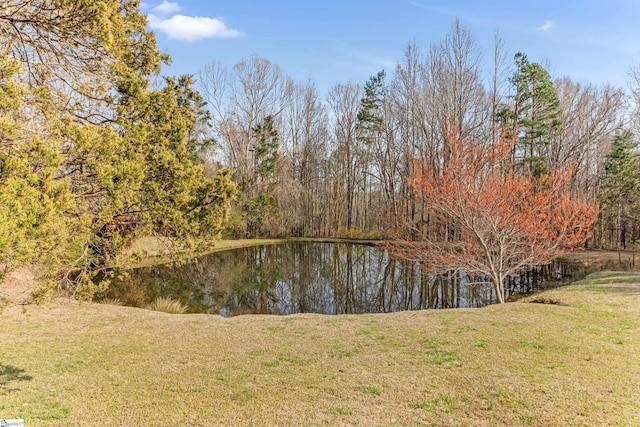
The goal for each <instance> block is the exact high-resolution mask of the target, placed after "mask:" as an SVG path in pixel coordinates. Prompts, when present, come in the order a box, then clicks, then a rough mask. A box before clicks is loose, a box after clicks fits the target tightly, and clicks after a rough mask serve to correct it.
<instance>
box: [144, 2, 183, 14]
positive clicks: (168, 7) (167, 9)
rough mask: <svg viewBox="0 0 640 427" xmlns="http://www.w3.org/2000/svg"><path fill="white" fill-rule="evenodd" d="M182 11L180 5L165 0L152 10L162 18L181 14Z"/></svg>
mask: <svg viewBox="0 0 640 427" xmlns="http://www.w3.org/2000/svg"><path fill="white" fill-rule="evenodd" d="M181 9H182V8H181V7H180V5H179V4H178V3H173V2H170V1H167V0H164V1H163V2H162V3H160V4H159V5H157V6H156V7H154V8H153V9H151V11H152V12H153V13H157V14H158V15H160V16H168V15H173V14H174V13H178V12H180V10H181Z"/></svg>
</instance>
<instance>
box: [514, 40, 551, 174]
mask: <svg viewBox="0 0 640 427" xmlns="http://www.w3.org/2000/svg"><path fill="white" fill-rule="evenodd" d="M515 64H516V71H515V73H514V75H513V76H512V77H511V79H510V81H511V84H512V85H513V87H514V89H515V95H514V97H513V99H514V105H513V110H512V111H511V112H508V111H507V112H504V111H503V112H502V116H503V117H504V116H508V117H509V118H510V119H511V120H512V125H513V129H515V132H517V146H516V153H515V154H516V159H515V160H517V161H519V162H520V163H521V164H522V165H523V166H524V167H525V168H526V170H528V171H531V172H533V174H534V176H540V175H541V174H543V173H546V172H548V170H549V167H548V165H547V162H546V156H545V149H546V147H547V146H548V145H549V142H550V135H551V134H552V133H553V132H556V131H558V130H559V129H560V127H561V125H562V123H561V120H560V116H561V109H560V100H559V99H558V92H557V91H556V88H555V87H554V85H553V82H552V81H551V77H550V76H549V73H548V72H547V70H545V69H544V68H543V67H542V66H541V65H540V64H538V63H535V62H529V60H528V59H527V56H526V55H525V54H524V53H520V52H519V53H517V54H516V55H515Z"/></svg>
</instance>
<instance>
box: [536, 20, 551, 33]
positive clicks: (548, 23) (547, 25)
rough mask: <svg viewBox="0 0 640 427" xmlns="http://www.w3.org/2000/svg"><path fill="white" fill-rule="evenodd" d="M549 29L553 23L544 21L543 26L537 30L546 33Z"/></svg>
mask: <svg viewBox="0 0 640 427" xmlns="http://www.w3.org/2000/svg"><path fill="white" fill-rule="evenodd" d="M551 27H553V21H545V23H544V25H542V26H540V27H538V30H539V31H544V32H547V31H549V29H551Z"/></svg>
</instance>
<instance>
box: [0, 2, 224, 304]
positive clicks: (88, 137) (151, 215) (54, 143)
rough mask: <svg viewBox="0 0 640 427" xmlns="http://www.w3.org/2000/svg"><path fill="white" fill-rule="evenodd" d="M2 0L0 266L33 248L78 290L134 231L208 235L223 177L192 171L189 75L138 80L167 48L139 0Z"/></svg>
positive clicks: (215, 232) (198, 108)
mask: <svg viewBox="0 0 640 427" xmlns="http://www.w3.org/2000/svg"><path fill="white" fill-rule="evenodd" d="M5 3H6V4H5V5H4V6H3V8H2V10H0V34H2V36H3V40H4V41H5V43H6V49H5V50H4V53H5V56H2V57H0V92H1V93H0V183H1V184H2V187H1V189H0V220H1V222H0V266H2V267H5V268H13V267H15V266H18V265H21V264H27V263H33V262H36V261H40V260H42V259H46V260H48V261H51V263H50V266H48V268H47V269H48V270H49V271H54V272H55V271H58V272H59V273H60V274H59V275H58V278H59V279H60V280H61V282H60V283H62V284H63V285H65V286H67V287H68V288H70V289H72V290H73V291H74V292H78V291H82V293H83V294H84V295H85V296H87V297H90V296H91V295H92V293H93V292H94V290H95V287H94V285H93V284H92V282H91V280H90V279H91V276H92V275H93V273H94V272H95V271H97V270H99V269H102V268H104V267H108V266H109V265H111V264H112V263H113V261H114V258H116V257H117V256H119V255H120V254H121V253H122V250H123V249H124V248H126V247H127V246H128V245H130V244H131V243H132V242H133V240H134V239H136V238H138V237H141V236H145V235H150V234H154V235H159V236H162V237H169V238H171V239H170V240H169V241H171V242H176V243H177V244H179V245H181V246H184V245H185V244H190V245H195V244H196V242H200V243H203V242H211V241H212V239H215V238H216V237H217V236H219V234H220V232H221V230H222V228H223V222H224V221H225V219H226V217H227V214H228V209H229V203H230V200H231V198H233V196H234V194H235V185H234V184H233V182H232V181H231V177H230V172H229V171H228V170H224V169H223V170H221V171H220V172H219V173H218V176H217V177H215V178H214V179H213V180H208V179H206V178H205V176H204V173H203V170H202V166H201V164H200V163H201V162H200V160H199V157H198V153H199V150H200V149H201V148H202V146H203V144H204V145H206V144H207V143H209V142H210V141H207V140H203V139H198V135H199V134H200V133H199V132H197V131H196V130H197V128H198V127H199V126H200V127H202V126H206V124H207V115H206V113H203V101H202V98H201V97H200V95H199V94H198V93H197V92H196V91H195V90H193V89H192V87H191V86H192V79H191V77H189V76H182V77H179V78H166V79H165V81H164V84H161V85H157V86H152V84H151V82H152V81H155V80H156V77H157V76H158V73H159V71H160V64H161V63H162V62H166V61H168V57H167V56H166V55H164V54H161V53H160V52H159V51H158V49H157V47H156V44H155V38H154V35H153V33H151V32H149V31H147V30H146V18H145V16H144V15H143V14H142V13H141V12H140V10H139V2H138V1H137V0H120V1H111V0H94V1H82V2H79V1H67V0H64V1H52V0H33V1H27V0H12V1H9V2H5ZM15 22H20V25H19V28H20V30H19V31H18V30H17V29H18V26H16V25H14V23H15Z"/></svg>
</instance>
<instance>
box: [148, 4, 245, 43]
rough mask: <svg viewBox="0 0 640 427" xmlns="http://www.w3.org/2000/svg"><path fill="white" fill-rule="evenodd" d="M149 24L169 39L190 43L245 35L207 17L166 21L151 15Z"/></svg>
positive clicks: (175, 18)
mask: <svg viewBox="0 0 640 427" xmlns="http://www.w3.org/2000/svg"><path fill="white" fill-rule="evenodd" d="M165 3H166V2H165ZM163 4H164V3H163ZM160 6H162V5H160ZM158 7H159V6H158ZM147 22H148V24H149V27H151V28H152V29H154V30H159V31H162V32H163V33H165V34H166V35H167V36H168V37H169V38H172V39H178V40H186V41H189V42H193V41H196V40H199V39H204V38H235V37H242V36H243V35H244V34H243V33H242V32H240V31H238V30H234V29H231V28H227V26H226V25H225V23H224V22H222V21H221V20H220V19H217V18H208V17H205V16H185V15H174V16H172V17H171V18H168V19H165V18H161V17H159V16H156V15H154V14H149V15H148V16H147Z"/></svg>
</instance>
